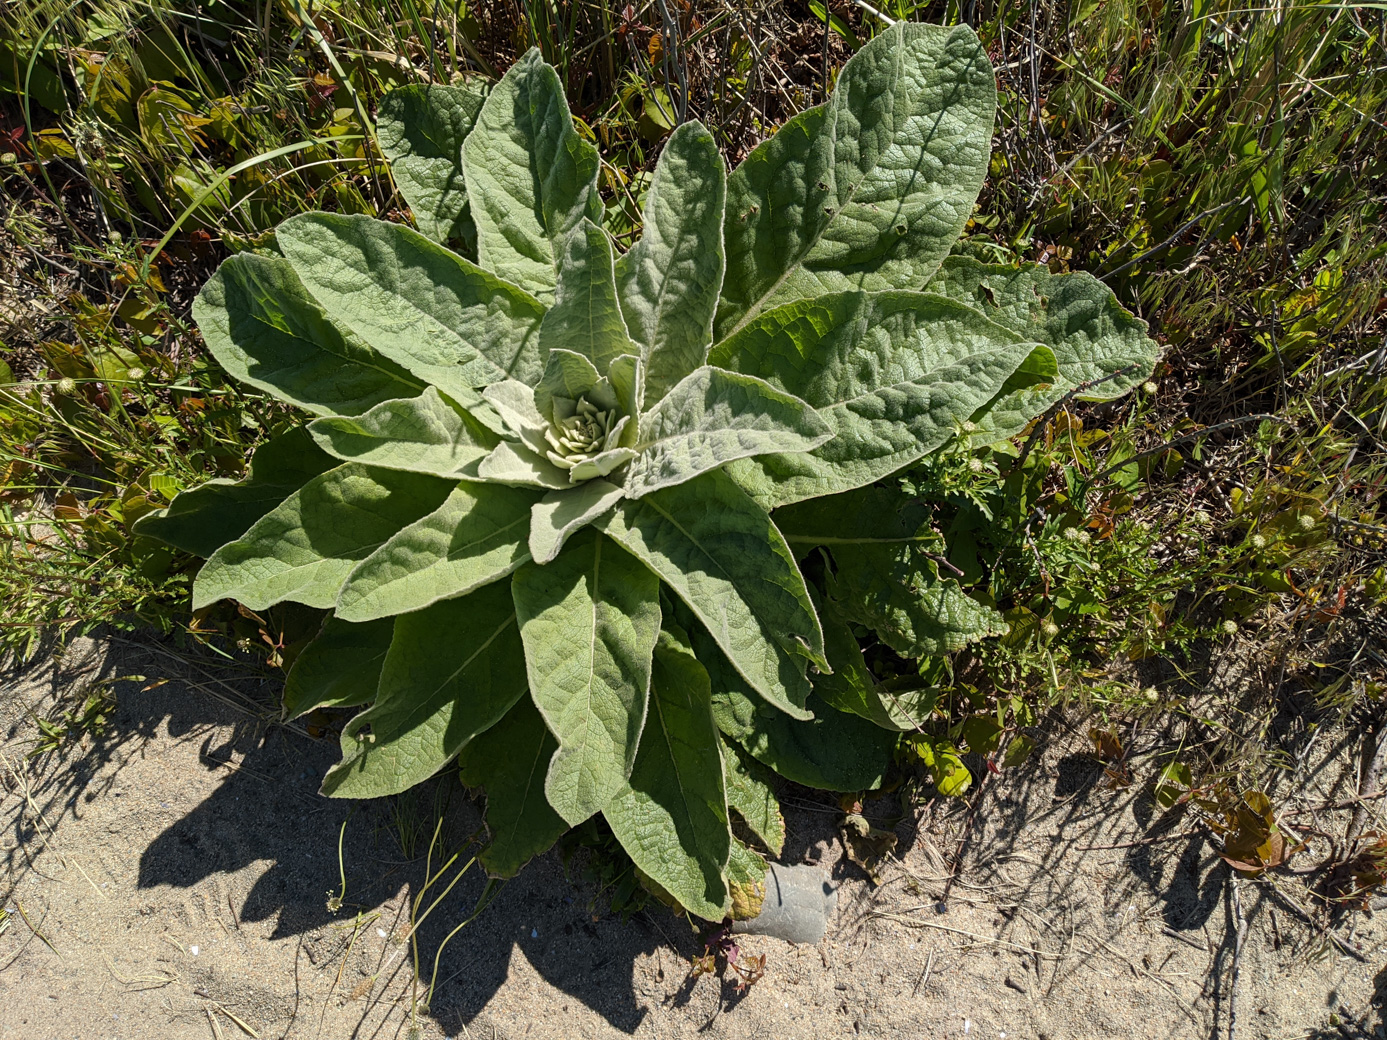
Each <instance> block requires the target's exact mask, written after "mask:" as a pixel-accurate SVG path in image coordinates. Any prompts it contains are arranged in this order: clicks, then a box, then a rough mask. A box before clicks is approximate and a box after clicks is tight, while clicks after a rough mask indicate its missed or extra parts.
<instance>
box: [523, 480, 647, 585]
mask: <svg viewBox="0 0 1387 1040" xmlns="http://www.w3.org/2000/svg"><path fill="white" fill-rule="evenodd" d="M624 495H625V492H623V491H622V490H621V488H619V487H617V486H616V485H615V484H609V483H608V482H607V481H605V480H602V479H600V478H598V479H594V480H588V481H585V482H584V483H582V484H579V485H578V486H577V487H573V488H565V489H564V490H562V491H551V492H549V494H547V495H545V496H544V497H543V498H542V499H540V500H539V501H538V502H536V503H535V504H534V508H533V510H532V511H531V514H530V555H531V556H532V557H533V558H534V561H535V562H536V563H541V564H542V563H550V562H552V561H553V559H554V558H555V557H556V556H558V555H559V550H561V549H562V548H563V545H564V542H566V541H568V539H569V538H570V537H571V536H573V535H574V534H576V533H577V532H578V531H580V530H582V529H583V528H584V527H586V526H587V525H588V524H590V523H592V522H593V521H594V520H596V519H597V518H598V517H600V516H602V515H603V514H604V513H606V512H607V510H609V509H611V508H612V507H613V506H614V505H616V504H617V503H618V502H620V501H621V499H622V497H623V496H624Z"/></svg>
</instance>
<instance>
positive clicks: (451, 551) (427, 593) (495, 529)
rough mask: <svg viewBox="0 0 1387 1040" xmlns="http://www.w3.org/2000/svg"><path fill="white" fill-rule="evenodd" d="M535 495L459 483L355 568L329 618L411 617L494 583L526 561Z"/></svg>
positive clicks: (488, 486) (465, 482)
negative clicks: (429, 509) (418, 612)
mask: <svg viewBox="0 0 1387 1040" xmlns="http://www.w3.org/2000/svg"><path fill="white" fill-rule="evenodd" d="M535 497H536V495H535V492H533V491H529V490H526V489H524V488H513V487H505V486H504V485H500V484H476V483H471V482H468V481H464V482H462V483H460V484H458V485H457V487H455V488H454V489H453V491H452V493H451V494H450V495H449V496H448V498H447V500H446V501H445V502H444V503H443V504H442V505H440V506H439V507H438V508H437V509H435V510H434V511H433V512H432V513H430V514H429V515H428V516H425V517H421V518H420V519H418V520H416V521H415V522H414V523H412V524H410V525H409V526H408V527H405V528H402V529H401V530H400V531H398V532H396V533H395V534H394V535H393V536H392V537H391V538H390V540H389V541H388V542H386V543H385V544H384V545H382V546H381V547H380V548H378V549H376V550H375V552H373V553H371V555H370V556H368V557H366V559H364V560H362V561H361V563H359V564H357V566H356V568H355V569H354V570H353V571H352V572H351V574H350V575H349V576H348V578H347V581H346V584H344V585H343V586H342V591H341V592H340V593H339V595H338V600H337V614H338V616H339V617H342V618H345V619H347V620H348V621H369V620H370V619H372V618H378V617H388V616H390V615H392V614H404V613H407V612H409V611H412V610H419V609H420V608H422V607H427V606H429V605H430V604H432V603H437V602H438V601H439V600H442V599H451V598H453V597H456V596H463V595H466V594H467V593H469V592H471V591H472V590H473V589H479V588H481V587H482V586H483V585H489V584H491V583H492V582H493V581H499V580H500V579H501V578H504V577H505V576H506V575H507V574H510V573H511V572H512V571H513V570H515V569H516V568H517V567H519V566H520V565H521V564H523V563H525V562H526V561H527V560H529V558H530V554H529V551H528V550H527V548H526V543H527V539H528V535H529V527H530V509H531V506H532V505H533V504H534V501H535Z"/></svg>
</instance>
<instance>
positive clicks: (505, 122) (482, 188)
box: [462, 49, 602, 382]
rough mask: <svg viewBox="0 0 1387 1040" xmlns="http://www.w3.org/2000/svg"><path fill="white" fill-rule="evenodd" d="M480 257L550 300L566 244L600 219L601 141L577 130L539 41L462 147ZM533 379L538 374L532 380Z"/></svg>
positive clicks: (504, 79) (499, 88)
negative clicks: (586, 137) (586, 138)
mask: <svg viewBox="0 0 1387 1040" xmlns="http://www.w3.org/2000/svg"><path fill="white" fill-rule="evenodd" d="M462 163H463V169H464V170H466V172H467V184H468V190H469V194H470V201H471V204H472V217H473V220H475V221H476V224H477V255H478V258H479V261H480V263H481V265H482V266H483V267H485V268H487V269H488V270H491V271H494V272H496V274H498V275H500V276H501V277H502V278H505V279H507V280H508V281H511V282H514V283H515V284H516V285H519V286H520V287H521V288H523V289H525V290H526V291H527V292H530V293H533V294H534V295H535V296H537V297H539V298H540V299H541V300H544V301H545V302H546V303H548V302H551V301H552V300H553V297H554V286H555V285H556V284H557V282H558V274H557V260H558V254H559V250H560V247H561V244H562V243H563V242H564V241H565V240H566V239H567V238H568V236H569V234H570V233H571V232H572V231H573V229H574V228H576V227H577V226H578V225H579V224H580V223H581V222H582V220H583V218H584V217H588V218H591V219H592V220H594V221H596V220H600V219H601V216H602V200H601V199H600V197H599V196H598V194H597V170H598V166H599V163H598V157H597V149H596V148H595V147H594V146H593V145H591V144H589V143H588V142H587V141H584V140H583V139H582V138H581V137H579V136H578V133H577V131H576V130H574V129H573V118H572V116H570V115H569V112H568V102H567V101H566V100H565V99H564V93H563V84H561V83H560V82H559V77H558V74H557V73H556V72H555V71H554V70H553V69H552V68H550V67H549V66H548V65H546V64H545V63H544V60H543V58H541V57H540V53H539V51H538V50H537V49H532V50H530V51H529V52H528V53H526V54H525V55H524V56H523V57H522V58H521V59H520V60H519V61H517V62H516V63H515V64H514V65H512V66H511V68H510V70H509V71H508V72H507V73H506V74H505V76H503V77H502V78H501V82H500V83H498V84H497V85H496V86H495V88H493V89H492V91H491V94H490V96H489V97H488V98H487V99H486V104H484V105H483V106H482V111H481V114H480V116H479V117H478V119H477V125H476V127H475V128H474V129H473V131H472V133H471V134H469V135H468V137H467V140H466V142H464V144H463V147H462ZM526 381H527V382H532V381H533V380H526Z"/></svg>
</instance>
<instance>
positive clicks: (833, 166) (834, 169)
mask: <svg viewBox="0 0 1387 1040" xmlns="http://www.w3.org/2000/svg"><path fill="white" fill-rule="evenodd" d="M893 29H894V27H893ZM888 31H891V30H888ZM895 32H896V35H897V36H900V37H901V42H903V41H904V34H903V33H902V32H901V31H900V30H895ZM903 50H904V47H903V46H901V45H900V44H899V43H898V45H897V46H895V47H893V48H892V54H893V55H894V57H895V64H894V66H893V68H892V72H891V86H890V88H889V89H890V90H891V91H893V92H894V91H895V89H896V86H897V85H898V84H899V83H900V78H901V68H902V66H903V63H904V58H903V55H902V52H903ZM827 104H828V105H829V106H831V118H832V120H833V125H832V132H831V134H830V135H829V145H830V149H831V162H830V170H831V173H832V176H833V179H834V184H833V188H834V190H835V192H836V191H837V190H838V187H839V186H838V184H837V180H838V118H839V115H840V114H841V112H842V106H841V105H835V104H834V103H833V101H832V100H829V101H828V102H827ZM893 140H894V134H893ZM876 169H877V167H875V166H874V167H873V168H872V170H871V171H867V172H863V171H859V172H861V173H862V176H861V177H860V178H858V179H857V183H855V184H853V185H852V186H851V187H850V188H849V189H848V192H847V194H846V195H845V196H839V197H838V205H837V206H836V207H834V210H833V216H831V217H830V218H829V219H828V220H826V221H825V222H824V223H823V226H822V227H820V228H819V229H818V231H817V232H816V233H815V234H814V236H813V238H811V239H810V240H809V242H808V244H807V245H805V246H804V248H803V249H801V250H800V251H799V254H798V255H797V256H796V257H795V258H794V260H793V261H792V262H791V263H790V264H788V265H786V268H785V270H784V271H783V272H782V273H781V275H780V277H779V278H777V279H776V280H775V282H774V283H773V284H772V285H771V287H770V288H769V289H767V290H766V292H765V293H763V294H762V295H761V296H760V297H758V298H757V299H756V300H755V301H754V302H753V303H752V304H751V305H749V306H748V307H747V309H746V313H744V314H743V315H742V317H741V318H740V319H739V320H738V321H737V323H736V324H735V325H733V326H732V328H730V329H728V331H727V333H726V335H724V336H723V337H722V338H723V339H728V338H730V337H731V336H734V335H736V334H737V333H738V332H740V331H741V330H742V329H743V328H745V327H746V326H747V325H748V324H749V323H751V322H752V321H754V320H755V319H756V318H758V317H759V316H760V315H761V313H762V310H763V308H764V307H765V304H766V301H767V300H769V299H772V298H773V297H774V296H775V294H776V293H777V292H779V291H780V287H781V286H783V285H784V284H785V283H786V282H787V281H788V280H789V278H790V276H791V275H792V274H795V273H796V272H798V271H799V270H800V269H801V268H802V267H803V266H804V261H805V260H806V258H808V256H809V254H810V253H811V252H812V251H813V250H814V248H815V247H816V246H817V245H818V244H819V243H820V242H821V241H822V240H823V237H824V234H825V233H826V232H827V230H828V228H829V227H831V226H832V225H833V223H834V222H835V221H837V220H840V219H842V216H843V210H845V209H847V207H848V205H849V204H850V203H851V202H852V201H853V199H854V198H856V196H857V192H858V189H860V188H861V187H862V185H863V184H865V183H866V182H867V180H868V178H869V176H870V175H871V173H873V172H875V171H876ZM808 208H809V207H807V206H806V207H805V209H806V210H807V209H808ZM766 216H767V219H769V217H770V213H769V211H768V212H767V214H766Z"/></svg>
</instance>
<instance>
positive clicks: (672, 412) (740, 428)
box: [626, 365, 833, 498]
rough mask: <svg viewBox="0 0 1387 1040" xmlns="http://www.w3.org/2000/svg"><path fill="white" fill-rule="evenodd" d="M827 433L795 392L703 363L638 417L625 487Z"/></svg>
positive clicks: (809, 441)
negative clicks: (634, 452)
mask: <svg viewBox="0 0 1387 1040" xmlns="http://www.w3.org/2000/svg"><path fill="white" fill-rule="evenodd" d="M831 436H833V431H832V430H831V429H830V428H829V426H828V424H827V423H826V422H824V420H823V419H821V418H819V415H818V413H817V412H815V411H814V409H812V408H810V407H809V406H808V405H807V404H805V403H804V402H803V401H801V400H800V399H799V398H797V397H795V396H793V395H791V394H787V393H785V392H783V391H781V390H777V389H776V388H775V387H773V386H771V385H770V384H769V383H767V382H766V381H765V380H763V379H757V378H756V377H755V376H745V375H740V374H738V373H735V372H727V371H724V370H723V369H720V368H711V367H709V366H707V365H705V366H703V367H702V368H699V369H697V370H695V371H693V372H691V373H690V374H689V375H688V376H686V377H685V378H684V379H682V380H681V381H680V382H679V384H678V385H677V386H676V387H674V389H673V390H671V391H670V392H669V393H668V394H667V395H666V396H665V397H664V398H663V399H662V400H661V401H660V402H659V403H658V404H657V405H655V407H654V408H652V409H651V410H650V411H648V412H646V413H645V414H644V415H643V416H641V421H640V444H639V445H638V448H639V450H640V454H639V455H638V456H637V457H636V458H635V459H634V460H632V462H631V465H630V467H629V468H628V469H627V471H626V491H627V494H629V495H630V496H631V497H632V498H640V497H641V496H642V495H647V494H649V493H650V492H652V491H657V490H659V489H660V488H662V487H670V486H672V485H674V484H682V483H683V482H684V481H686V480H691V479H693V478H694V477H696V476H698V475H699V474H700V473H704V472H707V471H708V470H710V469H716V468H717V467H718V466H721V465H723V464H724V463H727V462H731V461H733V460H734V459H744V458H746V457H748V456H750V455H765V454H769V453H773V452H789V453H795V452H803V451H809V450H811V449H813V448H817V447H818V446H819V445H820V444H822V443H824V441H826V440H828V439H829V438H830V437H831Z"/></svg>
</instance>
